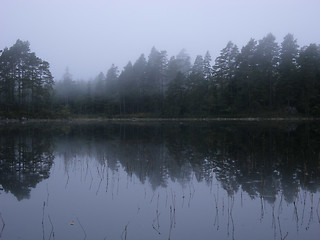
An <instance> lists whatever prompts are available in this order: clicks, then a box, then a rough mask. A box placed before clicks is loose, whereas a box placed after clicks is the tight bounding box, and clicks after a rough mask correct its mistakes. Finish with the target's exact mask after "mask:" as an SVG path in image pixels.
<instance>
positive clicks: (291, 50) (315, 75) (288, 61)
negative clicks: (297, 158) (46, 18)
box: [0, 33, 320, 118]
mask: <svg viewBox="0 0 320 240" xmlns="http://www.w3.org/2000/svg"><path fill="white" fill-rule="evenodd" d="M319 82H320V46H319V45H317V44H310V45H309V46H304V47H302V48H299V46H298V45H297V40H296V39H295V38H294V36H293V35H292V34H287V35H286V36H285V37H284V39H283V41H282V43H281V44H280V45H279V44H278V43H277V42H276V39H275V37H274V36H273V35H272V34H271V33H269V34H267V35H266V36H265V37H264V38H262V39H261V40H258V41H257V40H254V39H250V40H249V42H248V43H247V44H246V45H245V46H243V47H242V48H241V50H240V51H239V49H238V47H237V45H235V44H234V43H233V42H231V41H230V42H228V43H227V45H226V47H225V48H223V49H222V50H221V52H220V54H219V56H218V57H217V58H216V59H215V61H214V63H212V62H211V55H210V53H209V52H206V53H205V55H204V56H202V55H198V56H196V58H195V60H194V62H193V64H191V58H190V56H189V55H188V54H187V53H186V51H185V50H184V49H183V50H181V51H180V52H179V53H178V54H177V55H176V56H172V57H169V58H168V56H167V52H166V51H164V50H161V51H159V50H157V49H156V48H155V47H153V48H152V49H151V51H150V53H149V55H148V57H147V59H146V57H145V56H144V55H143V54H142V55H140V57H139V58H138V59H137V60H136V61H135V62H134V63H133V64H132V63H131V62H129V63H128V64H127V65H126V66H125V67H124V68H123V70H121V71H119V69H118V67H117V66H115V65H114V64H113V65H112V66H111V67H110V68H109V69H108V71H107V72H106V73H105V74H104V73H102V72H101V73H100V74H98V75H97V77H96V78H94V79H93V80H90V81H76V80H74V79H73V78H72V75H71V73H70V72H69V71H68V69H67V70H66V72H65V74H64V75H63V77H62V79H61V80H60V81H56V84H55V86H54V94H53V91H52V89H53V78H52V76H51V73H50V70H49V64H48V63H47V62H46V61H43V60H41V59H40V58H38V57H36V55H35V54H34V53H31V52H30V49H29V43H28V42H22V41H20V40H18V41H17V42H16V43H15V44H14V45H13V46H12V47H11V48H9V49H8V48H6V49H4V50H3V51H2V53H1V55H0V99H1V102H0V114H1V115H4V116H9V117H10V115H11V117H17V116H18V117H20V116H23V115H26V116H56V117H64V118H68V117H70V116H72V115H75V114H80V115H93V116H102V117H119V116H120V117H121V116H133V117H143V116H144V117H210V116H261V115H262V116H289V115H296V116H299V115H300V116H303V115H304V116H319V115H320V105H319V104H320V83H319ZM49 113H51V115H50V114H49ZM41 114H42V115H41Z"/></svg>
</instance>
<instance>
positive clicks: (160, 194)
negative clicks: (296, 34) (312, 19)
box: [0, 121, 320, 239]
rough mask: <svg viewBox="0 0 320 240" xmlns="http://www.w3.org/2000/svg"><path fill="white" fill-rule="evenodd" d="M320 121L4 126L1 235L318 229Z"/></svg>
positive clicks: (262, 234) (220, 234)
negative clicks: (319, 122) (318, 122)
mask: <svg viewBox="0 0 320 240" xmlns="http://www.w3.org/2000/svg"><path fill="white" fill-rule="evenodd" d="M318 129H319V126H318V124H316V123H313V122H306V123H299V122H282V123H279V122H276V123H258V122H241V123H240V122H220V123H219V122H211V123H210V122H209V123H206V122H202V123H200V122H187V121H186V122H181V123H175V122H171V123H170V122H169V123H163V122H162V123H155V122H153V123H152V122H151V123H150V122H148V123H141V122H140V123H130V122H127V123H125V122H122V123H111V122H100V123H93V122H92V123H82V124H81V123H70V124H50V125H48V124H43V125H41V124H27V125H24V126H20V127H17V126H6V127H2V128H1V137H0V141H1V148H0V151H1V159H0V173H1V174H0V176H1V178H0V179H1V180H0V185H1V194H0V198H1V207H0V213H1V217H2V219H3V222H4V223H5V224H2V226H3V227H2V231H1V235H0V236H1V237H2V238H3V239H15V238H19V237H22V238H23V239H39V238H41V237H44V238H45V239H47V238H52V237H55V238H73V239H74V238H77V239H92V238H94V239H105V238H107V239H169V238H170V239H182V238H183V239H194V238H196V237H200V238H201V239H212V238H219V239H252V238H258V237H259V238H261V239H284V238H286V237H287V238H289V239H317V236H318V233H317V231H318V229H319V224H320V219H319V201H320V195H319V187H320V178H319V176H320V174H319V152H320V149H319V131H318ZM0 227H1V225H0Z"/></svg>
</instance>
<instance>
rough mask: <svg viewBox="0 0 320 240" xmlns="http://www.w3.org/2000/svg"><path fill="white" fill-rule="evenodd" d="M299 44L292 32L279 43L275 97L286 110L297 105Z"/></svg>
mask: <svg viewBox="0 0 320 240" xmlns="http://www.w3.org/2000/svg"><path fill="white" fill-rule="evenodd" d="M298 52H299V46H298V44H297V40H296V39H294V37H293V35H292V34H288V35H286V36H285V37H284V39H283V42H282V43H281V49H280V59H279V82H278V84H277V97H278V101H277V102H278V103H279V104H280V105H286V106H287V111H290V109H292V108H293V107H292V106H296V105H297V100H298V99H297V98H298V91H299V89H298V82H297V80H298V79H297V77H298V76H297V73H298V64H297V58H298Z"/></svg>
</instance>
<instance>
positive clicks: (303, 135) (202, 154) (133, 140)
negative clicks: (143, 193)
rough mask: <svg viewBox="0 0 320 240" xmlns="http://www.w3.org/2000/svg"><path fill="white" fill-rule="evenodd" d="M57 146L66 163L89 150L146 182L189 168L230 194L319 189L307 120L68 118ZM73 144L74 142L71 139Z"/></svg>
mask: <svg viewBox="0 0 320 240" xmlns="http://www.w3.org/2000/svg"><path fill="white" fill-rule="evenodd" d="M69 127H70V132H69V134H67V135H65V136H63V137H61V138H60V139H59V140H58V142H57V144H58V148H57V151H58V152H60V153H63V154H65V159H66V163H67V162H68V159H70V157H71V156H75V154H76V155H77V154H78V155H79V154H82V155H83V156H85V155H90V156H91V157H94V158H96V159H97V160H98V161H100V162H101V164H106V163H107V166H108V167H109V168H111V169H113V170H116V169H117V168H118V167H119V166H122V167H123V168H124V169H125V171H126V172H127V174H128V175H133V174H134V175H136V176H137V177H138V178H139V179H140V181H141V182H142V183H145V182H146V181H148V182H149V183H150V184H151V185H152V187H153V188H154V189H156V188H157V187H159V186H162V187H166V186H167V182H168V180H171V181H178V182H180V183H182V184H187V183H188V182H189V181H190V179H191V178H192V177H193V176H195V178H196V179H197V180H198V181H206V182H208V183H210V182H211V181H212V179H213V177H215V178H216V179H217V180H218V181H219V182H220V183H221V185H222V187H223V188H224V189H225V190H226V191H227V192H228V194H229V195H231V196H232V195H233V194H234V193H236V192H237V191H239V190H240V189H241V190H243V191H246V192H247V193H248V194H249V195H250V196H251V197H252V198H256V197H263V198H264V199H266V200H267V201H269V202H274V201H275V198H276V196H277V194H278V193H279V192H281V193H282V194H283V195H284V198H285V200H286V201H287V202H292V201H294V198H295V196H296V190H297V189H298V188H299V187H301V188H302V189H307V190H308V191H311V192H315V191H318V190H319V183H320V161H319V154H320V144H319V143H320V142H319V141H320V135H319V133H320V131H319V127H318V126H317V124H315V123H303V124H296V123H257V122H249V123H248V122H244V123H235V122H232V123H230V122H229V123H219V122H215V123H199V122H197V123H192V122H189V123H188V122H183V123H166V124H161V123H128V124H103V123H101V124H98V125H97V124H85V125H78V126H77V125H70V126H69ZM72 145H74V146H72Z"/></svg>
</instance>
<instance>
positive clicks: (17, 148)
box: [0, 126, 54, 200]
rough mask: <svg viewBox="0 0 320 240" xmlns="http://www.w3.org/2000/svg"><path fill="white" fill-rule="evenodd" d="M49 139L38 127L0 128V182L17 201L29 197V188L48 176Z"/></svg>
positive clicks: (49, 164) (50, 146)
mask: <svg viewBox="0 0 320 240" xmlns="http://www.w3.org/2000/svg"><path fill="white" fill-rule="evenodd" d="M52 148H53V146H52V142H51V138H50V137H49V135H48V134H46V135H44V133H43V129H42V128H29V127H22V128H15V127H13V128H11V127H10V126H9V127H8V126H6V127H5V128H4V127H2V128H1V129H0V185H2V188H3V190H4V191H6V192H9V191H10V192H11V193H12V194H13V195H14V196H15V197H16V198H17V199H18V200H22V199H24V198H29V195H30V191H31V188H34V187H35V186H36V185H37V183H39V182H40V181H42V180H43V179H46V178H48V177H49V171H50V168H51V165H52V163H53V159H54V156H53V151H52Z"/></svg>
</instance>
